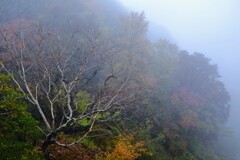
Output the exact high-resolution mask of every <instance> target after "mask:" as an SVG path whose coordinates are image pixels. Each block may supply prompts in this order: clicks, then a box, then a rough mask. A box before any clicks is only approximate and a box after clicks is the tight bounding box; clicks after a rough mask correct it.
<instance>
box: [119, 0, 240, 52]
mask: <svg viewBox="0 0 240 160" xmlns="http://www.w3.org/2000/svg"><path fill="white" fill-rule="evenodd" d="M119 1H120V2H122V3H123V4H124V5H125V6H127V7H128V8H129V9H130V10H133V11H145V14H146V17H147V18H148V19H149V20H150V21H153V22H154V23H158V24H161V25H163V26H164V27H166V28H167V29H168V31H169V32H170V33H171V34H172V35H173V36H174V38H176V39H177V40H178V42H179V43H180V44H179V45H181V46H182V47H185V46H188V45H187V44H189V41H190V42H191V43H194V44H197V43H199V41H202V39H205V41H202V43H210V42H212V41H216V39H225V38H231V37H232V36H234V34H235V33H234V32H235V31H236V30H239V28H237V27H240V14H239V16H237V15H236V14H237V13H236V12H238V10H239V9H240V3H239V2H240V1H239V2H237V0H119ZM206 35H207V37H206ZM239 35H240V34H239ZM193 39H195V40H193ZM188 49H189V50H194V49H195V48H188ZM196 49H200V50H201V46H199V48H198V47H196Z"/></svg>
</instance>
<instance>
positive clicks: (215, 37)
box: [120, 0, 240, 152]
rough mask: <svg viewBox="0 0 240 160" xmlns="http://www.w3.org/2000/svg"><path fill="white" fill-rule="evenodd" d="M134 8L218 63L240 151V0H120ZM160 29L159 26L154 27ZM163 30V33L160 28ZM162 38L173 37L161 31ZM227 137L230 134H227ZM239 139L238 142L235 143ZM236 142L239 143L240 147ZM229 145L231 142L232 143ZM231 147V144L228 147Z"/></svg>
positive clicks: (184, 44) (183, 44) (187, 46)
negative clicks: (229, 101) (227, 92)
mask: <svg viewBox="0 0 240 160" xmlns="http://www.w3.org/2000/svg"><path fill="white" fill-rule="evenodd" d="M120 1H121V2H122V3H123V4H124V6H126V7H127V8H128V9H129V10H133V11H144V12H145V15H146V17H147V19H148V20H149V21H150V26H151V24H157V25H159V26H161V27H159V29H160V30H161V29H162V28H165V29H166V30H167V31H168V35H171V36H172V38H173V39H170V41H172V42H174V43H177V45H178V46H180V48H181V49H184V50H187V51H189V52H191V53H192V52H200V53H203V54H205V55H206V56H207V57H209V58H211V59H212V63H216V64H217V65H218V67H219V72H220V74H221V76H222V80H223V82H224V83H225V86H226V88H227V90H228V91H229V93H230V95H231V99H232V100H231V111H230V117H229V122H228V124H227V127H228V128H230V129H231V130H232V131H233V135H232V136H231V138H230V137H228V138H229V139H231V140H229V141H231V142H230V143H232V142H233V143H232V144H231V146H234V147H232V148H231V149H233V150H235V151H236V152H239V151H240V148H239V144H240V140H239V139H240V127H239V124H240V119H239V113H240V108H239V104H240V99H239V95H240V87H239V82H240V45H239V44H240V29H239V28H240V19H239V16H240V10H239V7H240V1H238V0H221V1H218V0H210V1H209V0H181V1H180V0H178V1H176V0H148V1H145V0H120ZM154 29H156V27H155V28H154ZM150 32H151V27H150ZM159 33H161V32H160V31H159ZM159 37H160V38H167V39H169V37H167V36H165V35H161V34H159ZM225 138H226V137H225ZM234 143H235V145H233V144H234ZM236 145H238V147H237V148H236ZM228 147H229V146H228ZM225 149H227V148H225Z"/></svg>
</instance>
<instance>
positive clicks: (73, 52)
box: [0, 0, 230, 160]
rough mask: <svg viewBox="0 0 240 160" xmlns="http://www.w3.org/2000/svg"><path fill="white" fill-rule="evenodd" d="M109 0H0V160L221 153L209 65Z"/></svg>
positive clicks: (189, 157) (196, 157) (215, 77)
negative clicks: (153, 36)
mask: <svg viewBox="0 0 240 160" xmlns="http://www.w3.org/2000/svg"><path fill="white" fill-rule="evenodd" d="M147 32H148V22H147V19H146V18H145V15H144V13H134V12H132V13H127V12H126V11H125V9H124V8H121V7H119V6H118V3H117V2H115V1H110V0H88V1H86V0H68V1H66V0H65V1H64V0H51V1H48V0H34V1H33V0H0V61H1V63H0V64H1V68H0V95H1V96H0V126H1V127H0V159H3V160H4V159H11V160H12V159H13V160H15V159H16V160H18V159H34V160H38V159H39V160H40V159H46V160H47V159H48V160H51V159H52V160H55V159H56V160H58V159H59V160H63V159H64V160H68V159H74V160H75V159H76V160H77V159H79V160H134V159H137V160H224V159H229V157H225V156H224V155H221V154H220V153H218V152H217V149H216V144H217V143H216V142H217V140H218V135H219V130H220V128H221V126H222V125H223V124H224V123H225V122H226V120H227V118H228V114H229V109H230V106H229V101H230V96H229V94H228V92H227V91H226V89H225V87H224V84H223V83H222V82H221V80H220V75H219V73H218V69H217V65H215V64H212V63H211V61H210V59H209V58H207V57H205V56H204V55H203V54H201V53H191V54H190V53H188V52H187V51H184V50H180V49H179V48H178V46H177V45H175V44H172V43H170V42H169V41H168V40H164V39H159V40H158V41H155V42H152V41H150V40H149V38H147Z"/></svg>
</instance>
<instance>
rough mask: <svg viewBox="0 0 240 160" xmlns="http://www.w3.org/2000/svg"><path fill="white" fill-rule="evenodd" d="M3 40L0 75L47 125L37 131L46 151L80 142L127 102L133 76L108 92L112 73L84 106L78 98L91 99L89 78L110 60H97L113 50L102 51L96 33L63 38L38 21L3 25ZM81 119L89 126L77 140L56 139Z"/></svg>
mask: <svg viewBox="0 0 240 160" xmlns="http://www.w3.org/2000/svg"><path fill="white" fill-rule="evenodd" d="M0 36H1V40H0V44H1V46H2V47H4V48H5V51H4V52H2V53H1V60H2V63H1V66H2V70H4V71H5V72H7V73H9V74H11V75H12V79H13V81H14V82H15V84H16V85H17V86H18V87H19V89H20V90H21V91H22V92H23V93H24V94H25V95H26V99H27V100H28V101H29V102H30V103H31V104H32V105H33V106H35V108H36V110H37V112H38V113H39V114H40V116H41V119H42V121H43V124H44V125H43V126H41V127H40V126H38V128H39V129H40V130H41V132H42V133H43V134H44V135H45V140H44V143H43V145H42V150H43V152H46V151H47V148H48V146H49V145H51V144H57V145H59V146H63V147H68V146H71V145H74V144H76V143H79V142H80V141H81V140H82V139H83V138H85V137H86V136H87V135H88V134H89V133H90V132H92V131H93V130H94V124H95V123H97V122H102V121H107V120H109V119H111V117H112V116H113V114H110V115H109V116H101V115H102V114H103V113H105V112H109V111H110V110H111V109H113V108H115V107H121V106H122V105H123V103H124V100H126V96H127V94H126V93H124V88H125V86H126V84H127V83H128V81H129V77H128V76H127V75H126V76H125V77H121V78H118V80H117V81H116V83H115V85H114V87H111V86H109V87H108V86H107V84H108V81H109V80H111V79H113V78H116V77H115V76H114V75H113V73H109V76H105V78H103V79H102V81H99V82H98V83H99V87H98V90H97V92H95V93H91V94H89V95H90V96H88V101H87V103H86V104H84V106H82V101H83V96H81V94H79V93H83V94H88V93H86V92H85V91H84V90H83V89H82V88H83V87H82V86H83V84H85V82H86V75H88V73H91V72H93V71H94V70H95V69H96V68H98V67H99V66H98V65H99V63H102V62H105V61H107V59H106V57H108V56H104V55H101V56H99V54H101V53H102V51H104V52H106V53H107V52H108V51H109V49H106V48H104V47H103V45H104V43H105V42H104V40H103V38H102V37H101V36H100V33H99V32H98V31H97V30H96V29H94V28H88V30H84V32H83V31H81V30H78V29H76V30H71V32H68V33H65V34H64V35H61V36H59V35H57V34H54V33H53V32H50V31H48V30H45V29H44V28H43V27H40V26H39V25H38V24H37V23H35V22H29V21H17V22H15V23H14V24H8V25H5V26H2V27H1V28H0ZM103 42H104V43H103ZM107 48H111V50H112V48H113V47H109V45H107ZM103 77H104V76H103ZM79 95H80V96H79ZM82 120H88V125H87V126H85V129H84V131H83V132H82V136H80V137H79V139H78V140H76V141H74V142H72V143H70V144H62V143H60V142H58V141H57V140H56V138H57V136H58V134H59V133H60V132H62V131H64V130H65V129H67V128H71V127H74V126H77V125H81V123H80V122H81V121H82Z"/></svg>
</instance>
